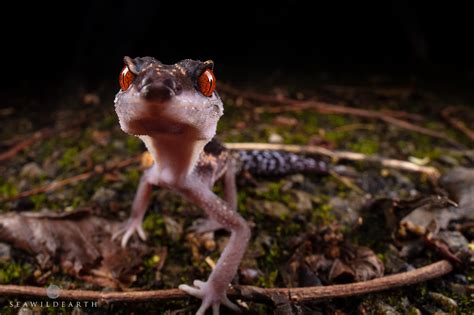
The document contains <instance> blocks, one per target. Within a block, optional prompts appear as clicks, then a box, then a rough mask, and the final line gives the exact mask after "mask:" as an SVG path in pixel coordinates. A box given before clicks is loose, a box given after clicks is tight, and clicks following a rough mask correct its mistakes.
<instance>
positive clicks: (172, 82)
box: [163, 78, 182, 94]
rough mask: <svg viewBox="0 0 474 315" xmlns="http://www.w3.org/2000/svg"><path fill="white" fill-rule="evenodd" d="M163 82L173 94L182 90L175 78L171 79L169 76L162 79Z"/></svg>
mask: <svg viewBox="0 0 474 315" xmlns="http://www.w3.org/2000/svg"><path fill="white" fill-rule="evenodd" d="M163 84H164V85H166V86H167V87H169V88H170V89H171V90H172V91H173V92H174V93H175V94H180V93H181V90H182V86H181V84H179V83H178V82H176V80H173V79H171V78H167V79H164V80H163Z"/></svg>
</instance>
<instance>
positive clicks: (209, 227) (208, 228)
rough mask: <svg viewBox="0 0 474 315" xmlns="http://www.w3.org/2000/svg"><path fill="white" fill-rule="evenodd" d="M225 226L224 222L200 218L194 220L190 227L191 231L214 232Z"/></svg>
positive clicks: (198, 232) (199, 232)
mask: <svg viewBox="0 0 474 315" xmlns="http://www.w3.org/2000/svg"><path fill="white" fill-rule="evenodd" d="M223 228H224V227H223V226H222V224H220V223H217V222H216V221H214V220H212V219H198V220H196V221H194V223H193V225H192V226H191V227H190V228H189V230H190V231H191V232H196V233H197V234H204V233H207V232H214V231H217V230H220V229H223Z"/></svg>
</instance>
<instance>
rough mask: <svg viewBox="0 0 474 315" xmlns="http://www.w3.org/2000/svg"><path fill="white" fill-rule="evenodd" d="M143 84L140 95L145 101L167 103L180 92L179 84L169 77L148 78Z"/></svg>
mask: <svg viewBox="0 0 474 315" xmlns="http://www.w3.org/2000/svg"><path fill="white" fill-rule="evenodd" d="M143 83H144V84H142V88H141V90H140V93H141V96H142V97H143V98H144V99H146V100H147V101H159V102H163V101H167V100H169V99H170V98H171V97H172V96H174V95H179V94H180V93H181V91H182V86H181V84H180V83H178V82H177V80H176V79H175V78H173V77H171V76H170V77H162V78H157V77H156V75H155V76H148V77H147V78H146V79H145V80H144V82H143Z"/></svg>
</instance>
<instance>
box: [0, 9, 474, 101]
mask: <svg viewBox="0 0 474 315" xmlns="http://www.w3.org/2000/svg"><path fill="white" fill-rule="evenodd" d="M2 15H3V18H2V24H3V25H2V42H3V43H2V47H3V48H2V54H3V55H4V56H3V58H2V61H3V62H2V67H3V76H2V77H3V78H2V81H3V83H2V89H3V90H5V91H7V92H10V94H13V95H15V94H17V93H21V94H22V95H32V96H35V97H48V96H53V97H58V95H60V94H61V93H66V92H65V91H69V90H68V89H70V88H71V87H72V88H74V87H79V86H80V87H81V88H84V89H92V90H94V89H96V88H97V86H99V85H100V84H103V82H113V83H114V84H116V80H117V75H118V73H119V71H120V70H121V68H122V64H123V63H122V58H123V56H124V55H129V56H132V57H135V56H143V55H151V56H154V57H156V58H157V59H159V60H161V61H162V62H165V63H173V62H176V61H177V60H180V59H183V58H193V59H202V60H205V59H213V60H214V61H215V62H216V65H217V68H216V73H217V76H218V78H224V79H226V80H233V81H239V80H247V79H249V78H253V77H259V76H263V77H264V76H266V75H271V74H272V73H275V72H279V73H283V74H284V75H286V76H290V77H298V76H301V75H306V76H312V75H316V74H318V73H320V72H325V73H329V75H334V77H341V76H342V77H343V76H344V75H346V74H347V75H351V76H352V77H354V76H356V77H357V76H360V77H361V78H362V77H364V76H365V75H366V74H369V73H376V72H377V73H384V74H387V75H388V76H393V77H397V76H401V77H409V76H413V75H416V76H418V77H420V78H421V79H423V78H426V79H427V80H432V81H438V82H446V84H458V83H459V84H465V85H466V86H469V85H470V84H471V83H472V81H473V72H472V69H473V67H472V59H473V56H474V50H473V49H472V47H471V41H472V39H473V32H472V31H473V22H472V17H471V16H472V12H471V10H469V9H468V6H467V5H466V6H462V5H460V4H456V3H454V2H453V3H451V2H449V3H448V2H440V3H439V4H437V3H433V2H430V3H428V2H427V3H421V2H417V3H414V2H412V1H377V2H363V1H350V2H349V1H348V2H343V1H325V2H321V3H320V2H316V1H304V2H303V1H272V2H260V1H245V2H242V1H228V2H225V1H221V2H219V3H211V2H206V1H193V2H190V3H188V4H187V3H184V2H178V1H140V2H138V1H130V0H129V1H113V2H110V1H91V0H89V1H63V2H62V3H58V4H55V5H48V6H44V4H42V3H36V4H28V3H24V2H20V1H18V2H17V3H14V4H13V7H11V8H8V9H5V10H3V14H2ZM7 94H8V93H7ZM10 94H8V95H10Z"/></svg>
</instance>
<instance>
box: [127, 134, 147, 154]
mask: <svg viewBox="0 0 474 315" xmlns="http://www.w3.org/2000/svg"><path fill="white" fill-rule="evenodd" d="M125 144H126V147H127V150H128V151H129V152H133V153H138V152H140V151H143V147H142V145H143V143H142V141H141V140H140V139H138V138H137V137H131V136H130V137H127V140H126V142H125Z"/></svg>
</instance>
